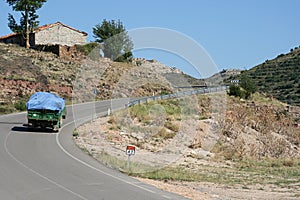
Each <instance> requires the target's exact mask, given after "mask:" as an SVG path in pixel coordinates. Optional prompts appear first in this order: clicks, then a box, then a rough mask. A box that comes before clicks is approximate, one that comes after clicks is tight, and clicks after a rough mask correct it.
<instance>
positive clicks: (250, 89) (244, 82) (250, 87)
mask: <svg viewBox="0 0 300 200" xmlns="http://www.w3.org/2000/svg"><path fill="white" fill-rule="evenodd" d="M240 86H241V87H242V88H243V89H244V90H245V91H246V99H248V98H249V97H250V96H251V94H253V93H255V92H256V90H257V88H256V86H255V83H254V81H253V80H252V79H251V78H250V77H249V76H248V75H246V74H242V77H241V81H240Z"/></svg>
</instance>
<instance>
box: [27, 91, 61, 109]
mask: <svg viewBox="0 0 300 200" xmlns="http://www.w3.org/2000/svg"><path fill="white" fill-rule="evenodd" d="M26 107H27V110H53V111H59V112H61V111H62V110H63V109H64V107H65V100H64V99H63V98H60V97H59V96H57V95H55V94H52V93H49V92H36V93H34V94H33V95H31V97H30V98H29V101H28V102H27V103H26Z"/></svg>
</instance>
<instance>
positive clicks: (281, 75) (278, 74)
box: [244, 47, 300, 106]
mask: <svg viewBox="0 0 300 200" xmlns="http://www.w3.org/2000/svg"><path fill="white" fill-rule="evenodd" d="M244 73H246V74H248V75H249V76H250V77H251V78H252V79H253V80H254V82H255V84H256V86H257V88H258V90H259V91H260V92H263V93H266V94H268V95H270V96H273V97H274V98H276V99H278V100H280V101H282V102H285V103H288V104H291V105H298V106H299V105H300V82H299V77H300V48H297V47H296V48H294V49H291V51H290V52H289V53H287V54H280V55H278V56H277V57H276V58H274V59H271V60H266V61H265V62H264V63H262V64H260V65H258V66H256V67H253V68H252V69H250V70H247V71H244Z"/></svg>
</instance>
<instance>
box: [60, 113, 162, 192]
mask: <svg viewBox="0 0 300 200" xmlns="http://www.w3.org/2000/svg"><path fill="white" fill-rule="evenodd" d="M85 118H86V117H85ZM82 119H84V118H82ZM72 123H74V122H69V123H68V124H66V125H64V126H63V127H62V129H63V128H64V127H65V126H68V125H70V124H72ZM59 134H60V133H58V134H57V135H56V143H57V145H58V146H59V148H60V149H61V150H62V151H63V152H64V153H65V154H67V155H68V156H69V157H71V158H73V159H74V160H76V161H77V162H80V163H81V164H83V165H85V166H87V167H89V168H91V169H93V170H96V171H97V172H100V173H102V174H105V175H107V176H109V177H112V178H114V179H117V180H119V181H122V182H124V183H126V184H129V185H132V186H134V187H137V188H140V189H142V190H145V191H147V192H150V193H153V194H155V193H156V192H154V191H152V190H150V189H147V188H144V187H142V186H139V185H137V184H135V183H132V182H129V181H126V180H124V179H121V178H119V177H117V176H114V175H112V174H109V173H107V172H104V171H102V170H100V169H98V168H96V167H93V166H91V165H90V164H88V163H86V162H84V161H82V160H80V159H78V158H76V157H75V156H73V155H72V154H70V153H69V152H68V151H67V150H65V149H64V148H63V146H62V145H61V143H60V142H59V138H58V137H59Z"/></svg>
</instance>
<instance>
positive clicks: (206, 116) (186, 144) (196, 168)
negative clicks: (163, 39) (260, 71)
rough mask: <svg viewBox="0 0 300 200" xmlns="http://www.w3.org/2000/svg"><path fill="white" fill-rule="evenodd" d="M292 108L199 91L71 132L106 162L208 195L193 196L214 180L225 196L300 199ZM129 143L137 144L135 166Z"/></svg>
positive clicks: (299, 140) (297, 142) (299, 159)
mask: <svg viewBox="0 0 300 200" xmlns="http://www.w3.org/2000/svg"><path fill="white" fill-rule="evenodd" d="M224 97H225V99H224ZM216 102H217V103H216ZM222 102H223V103H222ZM225 102H226V103H225ZM219 106H221V107H223V108H224V107H226V109H224V110H222V109H220V108H219ZM293 109H296V110H293ZM293 109H292V108H290V107H287V106H286V105H284V104H283V103H281V102H278V101H276V100H273V99H271V98H266V97H264V96H261V95H258V94H256V95H255V96H254V97H253V99H252V100H249V101H240V99H238V98H234V97H229V96H226V95H225V94H224V95H223V94H207V95H198V96H195V97H188V98H181V99H172V100H162V101H158V102H149V103H147V104H142V105H136V106H133V107H130V108H129V109H128V110H126V111H125V110H123V111H119V112H115V113H114V114H113V115H111V116H107V117H104V118H99V119H97V120H95V121H93V122H91V123H88V124H85V125H83V126H81V127H78V129H77V130H76V131H75V132H74V134H73V136H74V140H75V142H76V143H77V145H78V146H79V147H80V148H82V149H83V150H84V151H85V152H87V153H88V154H89V155H91V156H93V157H94V158H96V159H98V160H100V161H101V162H102V163H104V164H106V165H108V166H110V167H112V168H115V169H117V170H120V171H122V172H125V173H130V174H131V175H133V176H137V177H142V178H147V180H146V182H148V183H151V184H153V181H152V180H151V181H149V180H148V179H154V180H160V181H159V182H158V181H157V182H156V183H155V185H156V186H157V187H160V188H162V189H164V190H168V191H173V192H176V193H179V194H181V195H184V196H186V197H189V198H191V199H203V198H199V196H198V195H200V194H198V193H197V195H192V194H193V193H195V192H199V191H202V195H203V192H205V194H210V195H212V194H215V191H212V190H210V187H209V186H208V185H210V186H213V187H214V188H218V193H217V194H218V197H219V199H270V200H271V199H294V198H293V197H296V196H297V197H299V195H300V194H299V191H300V190H299V189H300V185H299V181H300V179H299V177H300V176H299V175H300V169H299V166H300V152H299V148H300V135H299V128H297V126H295V125H296V124H297V122H296V118H295V115H294V113H295V112H297V113H299V108H296V107H295V108H293ZM128 144H131V145H134V146H136V154H135V155H134V156H132V158H131V167H130V171H129V172H128V167H127V166H128V165H127V156H126V155H125V153H124V150H125V149H126V146H127V145H128ZM166 183H168V186H167V187H162V185H164V184H166ZM205 185H206V186H205ZM179 186H181V189H179V188H180V187H179ZM182 187H183V188H185V189H182ZM204 188H205V189H204ZM171 189H172V190H171ZM182 191H185V192H182ZM187 191H190V192H187ZM246 196H247V198H245V197H246ZM204 199H205V198H204ZM207 199H212V197H208V198H207ZM213 199H214V198H213Z"/></svg>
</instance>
